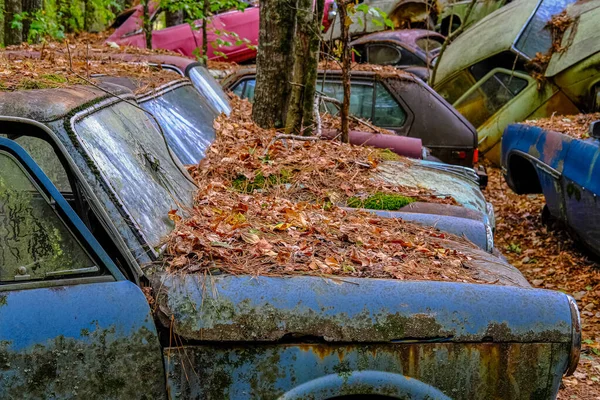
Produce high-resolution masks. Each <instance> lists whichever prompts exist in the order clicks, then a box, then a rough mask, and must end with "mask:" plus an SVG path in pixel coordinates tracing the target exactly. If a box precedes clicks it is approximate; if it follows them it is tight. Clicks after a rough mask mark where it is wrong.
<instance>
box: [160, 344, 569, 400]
mask: <svg viewBox="0 0 600 400" xmlns="http://www.w3.org/2000/svg"><path fill="white" fill-rule="evenodd" d="M563 347H564V345H562V344H537V343H520V344H510V343H502V344H492V343H470V344H469V345H467V346H464V347H463V346H457V345H454V344H451V343H439V342H434V343H418V344H417V343H414V344H409V343H394V344H362V345H360V346H356V345H352V346H348V345H345V346H339V345H335V344H320V343H311V344H302V345H294V344H282V345H279V346H271V345H263V346H257V345H246V346H243V347H242V346H236V345H235V344H229V343H228V344H224V345H223V346H222V347H217V348H213V347H203V346H195V347H190V346H185V347H182V348H173V349H167V350H166V352H165V355H164V358H165V360H166V362H167V367H166V369H167V370H168V378H167V379H168V385H169V388H170V392H171V393H173V394H174V398H176V399H187V398H194V399H198V398H221V397H223V396H225V397H226V398H231V399H242V398H261V399H282V400H284V399H285V400H304V399H330V398H337V396H352V395H359V396H360V395H363V396H365V397H368V396H374V395H376V394H377V395H380V396H385V398H394V399H413V400H417V399H418V400H426V399H438V400H449V399H457V400H458V399H465V400H466V399H469V400H475V399H477V400H487V399H493V398H498V399H523V398H540V399H553V398H555V397H556V395H557V392H558V384H559V381H560V370H561V368H563V366H564V364H565V361H566V360H565V359H564V358H561V357H556V356H554V354H556V353H560V351H561V350H562V349H563ZM497 358H500V359H501V360H502V361H501V362H502V365H503V368H506V373H495V372H493V367H492V366H494V365H495V363H496V361H492V360H496V359H497ZM340 360H341V361H340ZM433 360H436V361H435V362H433ZM533 360H536V361H535V362H534V361H533ZM232 361H233V362H232ZM190 362H191V363H193V364H194V365H195V366H196V369H195V370H194V372H195V373H194V372H190V368H189V367H188V365H189V364H190ZM524 364H526V365H527V366H525V365H524ZM274 365H280V366H281V367H279V368H274ZM440 365H443V366H444V367H443V368H440V367H439V366H440ZM482 365H488V366H490V368H481V366H482ZM549 373H550V374H552V378H550V379H551V380H552V382H553V383H552V386H553V387H554V389H548V388H547V380H548V379H549V378H548V374H549ZM466 376H468V378H466ZM475 388H480V389H479V390H476V389H475Z"/></svg>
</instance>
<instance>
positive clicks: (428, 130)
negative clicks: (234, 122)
mask: <svg viewBox="0 0 600 400" xmlns="http://www.w3.org/2000/svg"><path fill="white" fill-rule="evenodd" d="M255 75H256V70H255V69H253V68H248V69H245V70H241V71H237V72H236V73H234V74H233V75H230V76H229V77H228V78H227V79H225V80H224V81H223V87H224V88H225V89H228V90H232V91H233V92H234V93H236V94H237V95H239V96H240V97H242V98H247V99H248V100H250V101H252V100H253V98H254V83H255ZM319 76H320V78H319V82H321V81H322V80H323V77H326V79H325V80H324V83H323V84H318V85H317V90H321V91H323V92H326V94H327V95H329V96H330V97H335V96H336V95H338V94H340V93H341V92H340V93H338V92H336V93H334V94H332V93H329V92H327V91H328V90H332V91H334V88H333V87H334V86H336V87H337V85H338V83H339V82H341V72H340V71H336V70H328V71H320V72H319ZM327 84H329V85H331V88H329V87H328V86H327ZM334 84H335V85H334ZM352 85H353V86H354V85H355V90H356V91H359V92H360V89H361V87H362V86H369V85H371V86H372V85H383V90H384V91H385V95H386V97H385V98H384V97H382V96H376V95H375V93H376V89H375V90H373V93H370V94H368V98H369V99H370V98H371V96H372V95H373V99H374V100H375V106H374V107H371V108H368V110H367V111H365V114H364V115H357V116H359V117H362V118H365V119H371V118H372V116H374V115H375V113H377V112H381V113H382V114H383V113H385V112H387V110H396V112H399V113H404V114H405V117H404V118H405V119H404V120H403V122H401V123H398V122H396V121H393V122H390V121H389V120H386V119H384V120H382V121H381V123H379V122H378V121H372V122H373V123H374V124H375V125H378V126H380V127H382V128H386V129H390V130H393V131H394V132H395V133H396V134H398V135H403V136H412V137H418V138H421V140H422V141H423V145H424V146H426V147H427V148H429V149H431V155H432V156H434V157H436V158H438V159H439V160H442V161H444V162H447V163H450V164H458V165H463V166H467V167H472V166H473V163H474V158H475V157H476V153H475V150H476V148H477V133H476V130H475V129H474V128H473V126H472V125H471V124H470V123H469V122H468V121H467V120H466V119H465V118H464V117H463V116H461V115H460V114H459V113H458V112H457V111H456V110H455V109H454V108H452V107H451V106H450V104H448V103H447V102H446V101H444V99H442V98H441V97H440V96H439V95H438V94H437V93H436V92H434V91H433V90H432V89H431V88H430V87H429V86H427V85H426V84H424V83H423V82H422V81H421V80H419V79H417V78H414V77H412V76H411V75H409V74H398V75H396V74H379V73H377V72H369V71H354V72H353V73H352ZM353 98H354V99H355V101H352V100H351V105H350V106H351V108H352V107H360V108H361V109H363V108H364V104H365V102H366V101H367V100H366V98H365V100H364V101H363V99H362V97H360V96H359V95H356V96H353ZM378 98H379V99H380V101H382V104H381V106H380V107H379V106H377V99H378ZM371 101H372V100H371ZM430 115H435V116H436V117H435V118H430V117H429V116H430Z"/></svg>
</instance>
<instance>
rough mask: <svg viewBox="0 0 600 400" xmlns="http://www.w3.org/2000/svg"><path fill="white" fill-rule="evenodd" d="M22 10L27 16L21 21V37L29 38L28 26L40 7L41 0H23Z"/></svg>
mask: <svg viewBox="0 0 600 400" xmlns="http://www.w3.org/2000/svg"><path fill="white" fill-rule="evenodd" d="M21 4H22V5H23V11H24V12H26V13H27V17H28V18H25V20H24V21H23V39H26V40H27V39H29V27H30V26H31V19H32V18H33V16H34V15H35V13H36V12H37V11H39V10H41V9H42V0H23V2H22V3H21Z"/></svg>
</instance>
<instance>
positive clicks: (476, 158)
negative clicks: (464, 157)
mask: <svg viewBox="0 0 600 400" xmlns="http://www.w3.org/2000/svg"><path fill="white" fill-rule="evenodd" d="M478 162H479V149H475V151H474V152H473V164H477V163H478Z"/></svg>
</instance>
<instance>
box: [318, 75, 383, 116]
mask: <svg viewBox="0 0 600 400" xmlns="http://www.w3.org/2000/svg"><path fill="white" fill-rule="evenodd" d="M317 90H320V91H321V92H323V93H324V94H325V95H326V96H328V97H332V98H334V99H337V100H338V101H343V99H344V89H343V87H342V83H341V82H325V84H323V85H321V84H320V83H319V84H317ZM327 111H328V112H329V113H331V114H333V115H335V114H337V113H338V109H337V107H335V106H334V105H333V104H327ZM350 114H352V115H354V116H356V117H359V118H364V119H368V120H371V119H373V86H371V85H365V84H352V85H351V87H350Z"/></svg>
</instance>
